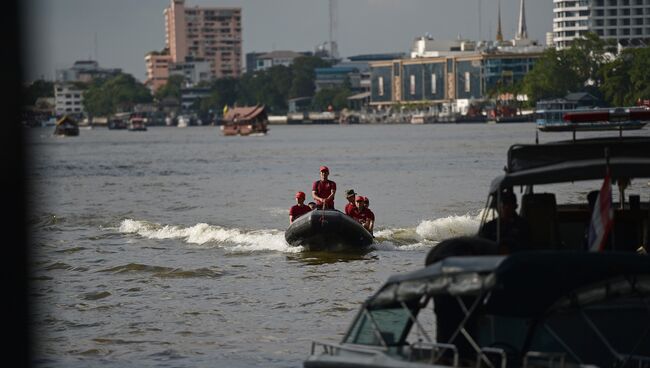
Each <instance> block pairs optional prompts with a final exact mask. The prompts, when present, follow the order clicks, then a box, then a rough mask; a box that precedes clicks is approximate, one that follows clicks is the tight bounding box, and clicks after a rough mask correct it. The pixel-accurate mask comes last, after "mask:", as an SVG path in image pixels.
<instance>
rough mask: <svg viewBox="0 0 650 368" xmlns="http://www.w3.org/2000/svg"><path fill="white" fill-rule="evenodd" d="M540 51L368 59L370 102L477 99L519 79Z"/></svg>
mask: <svg viewBox="0 0 650 368" xmlns="http://www.w3.org/2000/svg"><path fill="white" fill-rule="evenodd" d="M540 56H541V53H539V52H536V53H521V52H520V53H493V54H489V53H475V54H473V55H464V54H460V55H455V56H444V57H433V58H416V59H399V60H392V61H382V62H373V63H371V88H370V93H371V94H370V104H371V105H374V106H387V105H391V104H394V103H424V104H435V103H446V102H453V101H455V100H461V99H468V100H480V99H485V98H487V96H488V94H489V93H490V92H491V91H492V90H494V89H495V88H497V87H498V86H499V85H510V84H512V83H515V82H517V81H520V80H521V79H523V77H524V76H525V75H526V73H528V72H529V71H530V70H531V69H532V67H533V65H534V63H535V61H536V60H537V59H538V58H539V57H540Z"/></svg>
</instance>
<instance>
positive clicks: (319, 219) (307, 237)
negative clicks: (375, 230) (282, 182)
mask: <svg viewBox="0 0 650 368" xmlns="http://www.w3.org/2000/svg"><path fill="white" fill-rule="evenodd" d="M284 237H285V240H286V241H287V243H289V245H291V246H302V247H304V248H305V249H306V250H309V251H318V250H360V249H364V248H366V247H367V246H369V245H370V244H372V243H373V236H372V234H370V232H368V230H366V229H365V228H364V227H363V226H362V225H361V224H360V223H358V222H357V221H355V220H354V219H353V218H352V217H350V216H348V215H346V214H345V213H343V212H341V211H337V210H313V211H310V212H308V213H306V214H304V215H302V216H300V217H299V218H298V219H296V220H295V221H294V222H293V223H292V224H291V225H289V227H288V228H287V230H286V231H285V233H284Z"/></svg>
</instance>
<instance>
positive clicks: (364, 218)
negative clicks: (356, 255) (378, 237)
mask: <svg viewBox="0 0 650 368" xmlns="http://www.w3.org/2000/svg"><path fill="white" fill-rule="evenodd" d="M366 200H367V199H366V197H363V196H357V199H356V202H357V209H358V212H357V217H356V218H355V219H356V220H357V221H358V222H359V223H360V224H361V225H363V227H364V228H366V230H368V232H369V233H370V234H372V231H373V229H374V227H375V214H374V213H373V212H372V211H371V210H370V208H368V207H367V206H366ZM369 202H370V201H368V203H369Z"/></svg>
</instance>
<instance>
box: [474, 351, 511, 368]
mask: <svg viewBox="0 0 650 368" xmlns="http://www.w3.org/2000/svg"><path fill="white" fill-rule="evenodd" d="M495 354H496V355H499V357H500V358H501V368H506V365H507V364H508V354H506V351H505V350H503V349H500V348H491V347H482V348H481V350H479V351H478V352H477V353H476V368H480V367H481V361H485V362H486V363H488V365H489V366H491V367H494V365H493V364H491V362H492V361H491V360H490V357H489V356H488V355H495Z"/></svg>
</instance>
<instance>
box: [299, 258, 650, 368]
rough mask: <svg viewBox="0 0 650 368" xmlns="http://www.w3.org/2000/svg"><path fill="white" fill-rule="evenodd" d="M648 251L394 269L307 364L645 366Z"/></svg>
mask: <svg viewBox="0 0 650 368" xmlns="http://www.w3.org/2000/svg"><path fill="white" fill-rule="evenodd" d="M649 298H650V257H648V256H640V255H637V254H634V253H609V254H607V253H582V252H562V251H537V252H519V253H514V254H512V255H510V256H475V257H471V256H458V257H446V258H444V259H442V260H440V261H438V262H436V263H434V264H432V265H430V266H428V267H426V268H424V269H421V270H418V271H415V272H411V273H408V274H404V275H395V276H392V277H391V278H389V279H388V281H387V282H386V283H385V284H384V285H383V286H382V287H381V288H380V289H379V291H378V292H377V293H375V295H373V296H372V297H371V298H369V299H368V300H367V301H366V302H365V303H364V304H363V305H362V307H361V309H360V311H359V313H358V314H357V316H356V318H355V319H354V322H353V323H352V325H351V326H350V328H349V329H348V331H347V332H346V333H345V335H344V337H343V340H342V341H341V342H340V343H338V344H330V343H321V342H313V343H312V347H311V355H310V356H309V358H308V359H307V360H306V361H305V362H304V363H303V365H304V367H305V368H320V367H340V368H343V367H430V366H445V367H479V366H483V367H491V368H496V367H520V366H522V367H529V366H532V367H541V366H544V367H551V366H557V367H565V366H566V367H578V366H582V367H586V366H587V365H592V366H593V365H595V366H600V367H608V366H612V367H614V366H619V367H647V366H648V364H650V338H649V335H648V333H649V332H648V331H649V329H650V309H649V307H648V300H649Z"/></svg>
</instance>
